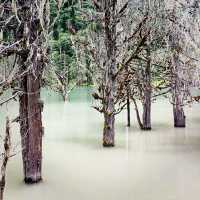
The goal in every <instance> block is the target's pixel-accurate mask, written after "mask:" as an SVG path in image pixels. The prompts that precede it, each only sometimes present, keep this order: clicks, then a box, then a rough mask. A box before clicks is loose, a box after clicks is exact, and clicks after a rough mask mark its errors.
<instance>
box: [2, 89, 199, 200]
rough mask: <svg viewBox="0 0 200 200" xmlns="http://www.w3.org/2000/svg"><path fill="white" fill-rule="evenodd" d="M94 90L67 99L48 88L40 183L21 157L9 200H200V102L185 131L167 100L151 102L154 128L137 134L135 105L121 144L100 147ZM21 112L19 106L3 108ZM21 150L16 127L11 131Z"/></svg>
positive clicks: (122, 125)
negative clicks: (31, 178) (29, 182)
mask: <svg viewBox="0 0 200 200" xmlns="http://www.w3.org/2000/svg"><path fill="white" fill-rule="evenodd" d="M89 93H90V89H89V88H77V89H75V90H74V91H73V92H72V93H71V95H70V99H69V102H67V103H64V102H62V98H60V97H59V96H58V95H56V94H55V93H53V92H50V91H47V90H45V91H43V95H42V96H43V99H44V101H45V107H44V112H43V121H44V127H45V135H44V145H43V146H44V152H43V179H44V180H43V182H42V183H40V184H38V185H34V186H26V185H24V183H23V181H22V177H23V176H22V163H21V155H20V154H18V155H17V156H15V157H14V158H12V159H11V161H10V162H9V165H8V171H7V188H6V191H5V200H36V199H37V200H58V199H59V200H199V199H200V105H198V104H195V105H193V106H192V107H188V108H187V109H186V112H187V128H186V129H174V128H173V126H172V125H173V123H172V122H173V118H172V106H171V105H170V104H169V103H168V101H167V100H163V99H162V100H159V101H157V102H156V103H154V104H153V111H152V112H153V116H152V118H153V120H152V121H153V130H152V131H151V132H142V131H140V130H139V128H138V126H137V123H136V119H135V114H134V108H133V106H132V126H131V128H127V127H126V112H123V113H121V114H120V115H118V116H117V119H116V147H115V148H110V149H104V148H102V146H101V139H102V126H103V118H102V116H101V115H100V114H99V113H97V112H96V111H95V110H93V108H92V107H91V105H92V99H91V97H90V94H89ZM1 110H2V111H1V115H0V120H1V129H0V130H1V131H3V128H4V117H5V115H6V114H9V116H10V117H11V118H13V117H14V116H15V115H17V110H18V108H17V105H16V103H12V104H8V105H7V107H4V108H2V109H1ZM12 134H13V138H14V139H13V143H15V145H16V146H18V142H17V141H19V132H18V126H17V125H13V126H12Z"/></svg>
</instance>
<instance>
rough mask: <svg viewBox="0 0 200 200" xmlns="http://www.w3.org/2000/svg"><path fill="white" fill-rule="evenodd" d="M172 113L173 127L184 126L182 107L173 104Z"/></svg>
mask: <svg viewBox="0 0 200 200" xmlns="http://www.w3.org/2000/svg"><path fill="white" fill-rule="evenodd" d="M173 114H174V127H179V128H181V127H183V128H184V127H185V126H186V124H185V114H184V110H183V107H181V106H179V105H174V106H173Z"/></svg>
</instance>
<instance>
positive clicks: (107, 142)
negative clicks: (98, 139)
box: [103, 114, 115, 147]
mask: <svg viewBox="0 0 200 200" xmlns="http://www.w3.org/2000/svg"><path fill="white" fill-rule="evenodd" d="M104 120H105V121H104V130H103V146H104V147H113V146H114V145H115V128H114V123H115V116H114V115H113V114H112V115H109V114H104Z"/></svg>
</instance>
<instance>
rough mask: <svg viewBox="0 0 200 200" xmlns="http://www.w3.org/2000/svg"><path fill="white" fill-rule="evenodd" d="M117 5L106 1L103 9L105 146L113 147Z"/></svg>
mask: <svg viewBox="0 0 200 200" xmlns="http://www.w3.org/2000/svg"><path fill="white" fill-rule="evenodd" d="M116 3H117V1H115V0H106V1H105V0H104V1H103V4H102V5H103V9H104V12H105V35H104V37H105V39H104V42H105V46H106V54H107V56H106V59H107V60H106V68H105V89H104V94H105V103H104V130H103V146H104V147H112V146H114V145H115V140H114V138H115V127H114V123H115V102H114V94H115V90H116V77H115V75H116V69H117V68H116V22H115V16H116Z"/></svg>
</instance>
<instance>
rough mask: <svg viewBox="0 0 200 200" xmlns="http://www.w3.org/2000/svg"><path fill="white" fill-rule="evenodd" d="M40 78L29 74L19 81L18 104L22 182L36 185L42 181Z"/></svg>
mask: <svg viewBox="0 0 200 200" xmlns="http://www.w3.org/2000/svg"><path fill="white" fill-rule="evenodd" d="M40 82H41V79H40V76H38V77H37V78H36V77H35V76H34V75H33V74H32V73H29V74H28V75H26V76H25V77H24V78H23V80H22V81H21V89H22V90H23V92H24V93H23V95H21V96H20V98H19V103H20V112H19V113H20V131H21V138H22V159H23V168H24V181H25V182H26V183H37V182H39V181H41V179H42V174H41V173H42V135H43V127H42V115H41V112H42V102H41V100H40Z"/></svg>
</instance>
